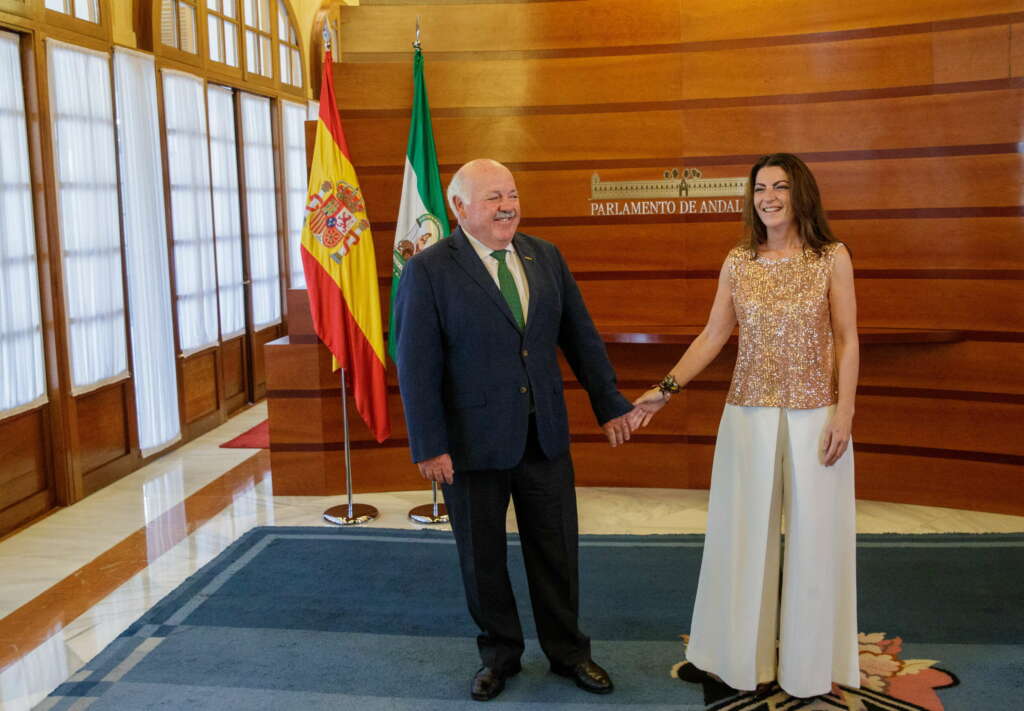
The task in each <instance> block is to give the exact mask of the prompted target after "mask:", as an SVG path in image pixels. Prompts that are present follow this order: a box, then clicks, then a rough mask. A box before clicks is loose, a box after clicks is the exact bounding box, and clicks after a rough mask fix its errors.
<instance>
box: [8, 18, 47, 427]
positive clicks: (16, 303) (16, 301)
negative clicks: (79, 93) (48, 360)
mask: <svg viewBox="0 0 1024 711" xmlns="http://www.w3.org/2000/svg"><path fill="white" fill-rule="evenodd" d="M18 55H19V52H18V36H17V35H12V34H8V33H6V32H0V155H2V156H4V159H3V160H2V161H0V235H2V239H0V284H2V285H3V288H2V289H0V413H2V414H5V415H8V414H13V411H14V409H15V408H18V409H20V408H24V407H31V406H34V405H37V404H40V403H42V402H43V401H44V400H45V387H46V384H45V381H44V379H43V335H42V325H41V320H40V316H39V284H38V282H37V278H38V275H37V265H36V233H35V225H34V223H33V217H32V185H31V180H30V175H29V163H28V135H27V133H26V130H25V102H24V97H23V96H22V79H21V59H20V57H19V56H18Z"/></svg>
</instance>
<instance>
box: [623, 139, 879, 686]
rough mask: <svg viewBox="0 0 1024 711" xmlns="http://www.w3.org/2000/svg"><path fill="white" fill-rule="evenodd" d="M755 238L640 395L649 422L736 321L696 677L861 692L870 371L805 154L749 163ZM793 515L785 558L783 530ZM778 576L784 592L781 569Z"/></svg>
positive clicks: (692, 673)
mask: <svg viewBox="0 0 1024 711" xmlns="http://www.w3.org/2000/svg"><path fill="white" fill-rule="evenodd" d="M743 220H744V227H745V239H744V241H743V243H742V244H740V245H739V246H737V247H736V248H734V249H733V250H732V251H730V252H729V254H728V256H727V257H726V259H725V263H724V264H723V265H722V270H721V274H720V276H719V280H718V292H717V294H716V296H715V301H714V305H713V306H712V308H711V315H710V317H709V319H708V322H707V325H706V326H705V327H704V329H703V331H701V333H700V335H699V336H698V337H697V338H696V339H695V340H694V342H693V343H692V344H691V345H690V347H689V348H687V350H686V352H685V353H684V354H683V356H682V358H680V359H679V362H678V363H676V365H675V366H674V367H673V368H672V370H670V371H669V374H668V375H667V376H666V377H665V379H663V380H662V381H661V383H659V384H658V386H656V387H654V388H651V389H650V390H649V391H648V392H646V393H644V394H643V395H642V396H641V397H639V398H638V399H637V401H636V402H637V404H638V405H639V409H638V414H637V424H639V425H640V426H646V425H647V423H648V422H650V420H651V418H652V417H653V416H654V414H655V413H656V412H657V411H658V410H660V409H661V408H662V407H664V405H665V404H666V403H667V402H668V400H669V398H670V397H671V396H672V394H673V393H674V392H678V390H679V389H680V388H682V387H684V386H685V385H686V384H687V383H688V382H689V381H690V380H691V379H692V378H694V377H695V376H697V375H698V374H699V373H700V372H701V371H702V370H703V369H704V368H705V367H706V366H707V365H708V364H709V363H711V361H712V360H714V359H715V357H716V356H717V355H718V353H719V352H720V351H721V349H722V347H723V346H724V345H725V344H726V342H727V341H728V340H729V336H730V335H731V334H732V331H733V328H734V327H735V326H736V325H737V324H738V325H739V348H738V352H737V357H736V367H735V370H734V372H733V377H732V383H731V385H730V388H729V395H728V397H727V399H726V405H725V411H724V413H723V414H722V420H721V422H720V424H719V431H718V439H717V442H716V445H715V456H714V464H713V467H712V473H711V495H710V499H709V503H708V528H707V535H706V537H705V544H704V557H703V560H702V563H701V571H700V577H699V580H698V584H697V595H696V600H695V603H694V612H693V622H692V625H691V629H690V638H689V642H688V645H687V650H686V657H687V664H686V665H684V666H683V667H682V668H681V669H680V672H679V673H680V676H681V677H682V678H684V679H690V680H694V681H697V680H702V679H705V678H707V677H708V676H713V677H715V678H717V679H719V680H720V681H723V682H724V683H726V684H727V685H729V686H731V687H733V688H735V689H742V690H754V689H758V688H761V689H763V688H764V687H765V686H768V685H771V684H772V683H775V682H777V683H778V685H779V686H780V687H781V688H782V690H783V691H785V692H786V693H788V694H789V695H791V696H797V697H804V698H806V697H812V696H818V695H822V694H827V693H829V692H830V690H831V689H832V684H833V683H837V684H841V685H844V686H850V687H858V686H859V685H860V672H859V668H858V648H857V618H856V573H855V533H856V527H855V524H856V521H855V510H854V490H853V452H852V449H850V431H851V427H852V422H853V410H854V407H853V401H854V394H855V390H856V386H857V370H858V366H859V355H858V342H857V326H856V310H857V309H856V302H855V298H854V288H853V266H852V264H851V261H850V253H849V252H848V250H847V249H846V247H845V246H844V245H843V244H842V243H841V242H839V241H838V240H836V238H835V237H834V236H833V234H832V231H831V229H830V228H829V225H828V221H827V220H826V218H825V214H824V211H823V209H822V206H821V198H820V193H819V191H818V186H817V183H816V182H815V180H814V176H813V175H812V173H811V171H810V170H809V169H808V168H807V166H806V165H805V164H804V163H803V161H801V160H800V159H799V158H797V157H796V156H794V155H791V154H787V153H775V154H772V155H767V156H762V157H761V158H760V159H759V160H758V161H757V162H756V163H755V164H754V166H753V167H752V168H751V170H750V179H749V181H748V183H747V192H746V201H745V204H744V210H743ZM783 520H784V521H785V531H786V546H785V556H784V559H783V556H782V554H781V550H780V548H781V546H780V531H781V528H782V521H783ZM780 575H781V578H782V585H781V589H780V585H779V576H780Z"/></svg>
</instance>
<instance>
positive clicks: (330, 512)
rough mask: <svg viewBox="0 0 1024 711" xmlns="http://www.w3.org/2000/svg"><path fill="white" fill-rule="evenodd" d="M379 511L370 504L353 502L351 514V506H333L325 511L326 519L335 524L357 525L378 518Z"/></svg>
mask: <svg viewBox="0 0 1024 711" xmlns="http://www.w3.org/2000/svg"><path fill="white" fill-rule="evenodd" d="M378 515H379V512H378V511H377V509H375V508H374V507H373V506H370V505H369V504H352V512H351V515H349V506H348V505H347V504H342V505H341V506H332V507H331V508H329V509H327V510H326V511H324V521H326V522H327V523H333V524H334V525H335V526H357V525H359V524H361V523H367V522H369V521H372V520H373V519H375V518H377V516H378Z"/></svg>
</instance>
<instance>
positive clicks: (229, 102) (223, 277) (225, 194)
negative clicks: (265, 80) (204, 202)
mask: <svg viewBox="0 0 1024 711" xmlns="http://www.w3.org/2000/svg"><path fill="white" fill-rule="evenodd" d="M206 96H207V100H208V111H209V116H210V166H211V168H212V170H213V172H212V175H211V186H212V188H213V222H214V230H215V233H216V235H217V285H218V292H219V294H220V337H221V340H225V341H226V340H228V339H229V338H234V337H235V336H238V335H239V334H242V333H244V332H245V291H244V287H243V286H242V224H241V214H242V208H241V202H240V200H239V196H238V152H237V148H236V146H237V143H236V140H235V102H234V91H232V90H231V89H228V88H227V87H223V86H216V85H215V84H210V85H208V86H207V88H206Z"/></svg>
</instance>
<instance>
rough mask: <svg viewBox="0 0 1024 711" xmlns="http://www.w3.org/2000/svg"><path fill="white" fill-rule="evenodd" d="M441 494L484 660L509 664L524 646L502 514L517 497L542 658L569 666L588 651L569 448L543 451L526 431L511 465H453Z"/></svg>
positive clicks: (509, 668)
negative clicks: (555, 453)
mask: <svg viewBox="0 0 1024 711" xmlns="http://www.w3.org/2000/svg"><path fill="white" fill-rule="evenodd" d="M443 489H444V499H445V504H446V506H447V508H448V515H449V517H450V519H451V524H452V530H453V532H454V534H455V542H456V545H457V547H458V551H459V564H460V565H461V567H462V581H463V584H464V586H465V590H466V600H467V602H468V604H469V611H470V614H472V616H473V620H474V621H475V622H476V624H477V626H478V627H479V628H480V630H481V633H480V635H479V636H478V637H477V645H478V646H479V649H480V658H481V660H482V662H483V664H484V665H485V666H488V667H491V668H492V669H496V670H500V671H504V672H509V673H511V672H513V671H515V670H516V669H518V665H519V658H520V656H521V655H522V653H523V630H522V626H521V624H520V621H519V613H518V611H517V610H516V603H515V599H514V597H513V594H512V586H511V583H510V582H509V576H508V566H507V555H506V550H507V535H506V531H505V519H506V513H507V511H508V502H509V498H510V497H511V499H512V502H513V504H514V505H515V511H516V519H517V524H518V526H519V538H520V541H521V544H522V550H523V560H524V563H525V566H526V578H527V581H528V583H529V587H530V600H531V603H532V606H533V616H534V620H535V621H536V623H537V636H538V638H539V640H540V645H541V648H542V649H543V650H544V653H545V654H546V655H547V657H548V659H550V660H551V662H553V663H554V664H557V665H560V666H574V665H576V664H579V663H581V662H584V661H586V660H587V659H589V658H590V640H589V638H587V637H586V636H585V635H584V634H583V633H582V632H580V629H579V625H578V616H579V563H578V548H579V530H578V523H577V514H576V490H575V488H574V481H573V468H572V459H571V458H570V456H569V453H568V452H566V453H565V454H563V455H561V456H559V457H556V458H555V459H547V458H545V456H544V453H543V452H542V451H541V449H540V446H539V445H538V443H537V432H536V426H535V423H534V421H533V417H532V416H531V417H530V432H529V436H528V438H527V443H526V451H525V452H524V455H523V458H522V460H521V461H520V462H519V464H518V465H517V466H515V467H513V468H512V469H504V470H495V469H489V470H479V471H462V472H460V471H456V472H455V481H454V483H452V484H445V485H444V486H443Z"/></svg>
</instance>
